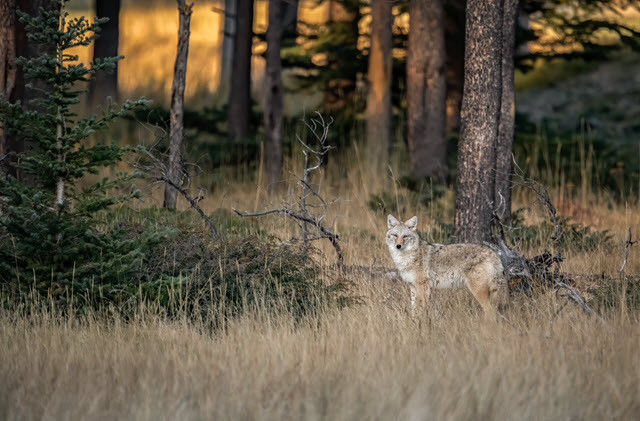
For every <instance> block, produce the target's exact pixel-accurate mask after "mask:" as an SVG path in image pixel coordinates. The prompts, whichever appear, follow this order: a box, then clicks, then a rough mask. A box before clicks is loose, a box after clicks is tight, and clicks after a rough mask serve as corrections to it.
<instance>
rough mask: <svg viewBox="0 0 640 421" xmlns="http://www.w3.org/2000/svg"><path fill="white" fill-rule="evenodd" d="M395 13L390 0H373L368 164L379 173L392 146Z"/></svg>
mask: <svg viewBox="0 0 640 421" xmlns="http://www.w3.org/2000/svg"><path fill="white" fill-rule="evenodd" d="M392 25H393V15H392V14H391V2H390V1H388V0H372V1H371V47H370V48H369V69H368V72H367V77H368V81H369V91H368V94H367V155H368V157H367V158H368V159H367V165H369V168H370V169H371V171H372V172H373V174H372V175H376V174H380V171H384V170H385V167H386V166H387V165H388V163H389V152H390V150H391V65H392V61H391V60H392V58H391V45H392V32H391V30H392Z"/></svg>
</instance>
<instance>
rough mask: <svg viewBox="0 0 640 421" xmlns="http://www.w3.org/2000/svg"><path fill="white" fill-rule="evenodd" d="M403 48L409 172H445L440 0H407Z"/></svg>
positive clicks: (438, 175) (421, 174)
mask: <svg viewBox="0 0 640 421" xmlns="http://www.w3.org/2000/svg"><path fill="white" fill-rule="evenodd" d="M409 7H410V17H409V19H410V20H409V46H408V50H407V103H408V107H407V120H408V125H409V157H410V158H409V159H410V167H411V175H413V176H414V177H433V178H434V179H436V180H438V181H442V180H444V179H445V177H446V175H447V143H446V136H445V135H446V133H445V129H446V94H447V84H446V72H445V68H446V52H445V42H444V24H443V19H444V11H443V8H442V1H441V0H411V1H410V3H409Z"/></svg>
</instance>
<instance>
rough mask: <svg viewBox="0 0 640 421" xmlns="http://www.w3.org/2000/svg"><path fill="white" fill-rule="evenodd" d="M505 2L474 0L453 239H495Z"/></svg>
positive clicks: (469, 18) (469, 25)
mask: <svg viewBox="0 0 640 421" xmlns="http://www.w3.org/2000/svg"><path fill="white" fill-rule="evenodd" d="M502 11H503V0H468V1H467V22H466V46H465V67H464V69H465V76H464V95H463V98H462V110H461V131H460V141H459V144H458V177H457V181H456V200H455V215H454V233H453V240H454V241H456V242H480V241H483V240H486V239H488V238H489V237H490V234H491V216H492V208H493V203H494V186H495V181H494V173H493V171H494V169H495V145H496V142H497V136H498V122H499V115H500V101H501V91H502Z"/></svg>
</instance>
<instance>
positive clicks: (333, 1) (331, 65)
mask: <svg viewBox="0 0 640 421" xmlns="http://www.w3.org/2000/svg"><path fill="white" fill-rule="evenodd" d="M328 1H329V21H328V22H327V23H326V25H327V26H328V28H330V29H331V31H332V34H333V35H334V36H335V37H337V40H336V41H335V42H340V43H342V44H344V45H349V46H355V45H356V44H357V42H358V37H359V36H360V32H359V28H358V22H359V21H360V13H359V8H358V7H354V4H356V3H355V1H354V0H346V1H339V0H328ZM374 1H375V0H374ZM343 66H344V63H343V61H342V60H341V59H340V58H339V57H336V56H335V55H334V54H332V53H331V52H330V53H329V54H328V63H327V71H328V72H329V73H333V75H334V76H333V77H331V78H330V79H329V80H327V82H326V85H325V87H324V100H323V110H324V111H325V112H328V113H335V112H337V111H339V110H341V109H343V108H344V107H345V106H346V105H348V104H349V103H350V102H351V101H352V100H353V97H354V93H355V91H356V75H355V74H350V73H351V72H349V73H347V72H344V71H342V68H343ZM345 73H347V74H345Z"/></svg>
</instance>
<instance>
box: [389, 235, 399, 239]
mask: <svg viewBox="0 0 640 421" xmlns="http://www.w3.org/2000/svg"><path fill="white" fill-rule="evenodd" d="M389 236H390V237H393V238H398V236H397V235H396V234H389Z"/></svg>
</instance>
